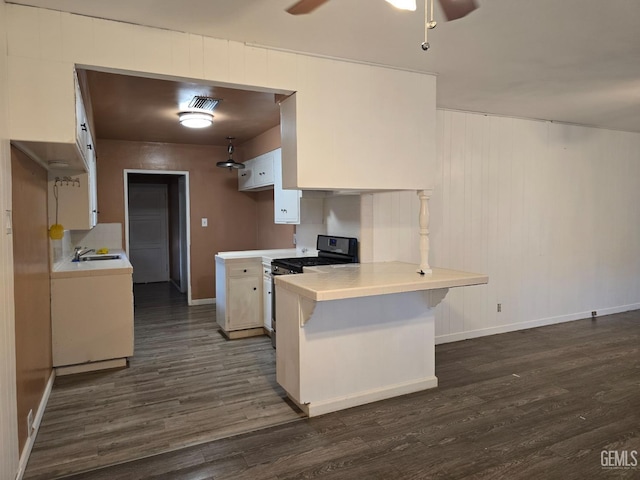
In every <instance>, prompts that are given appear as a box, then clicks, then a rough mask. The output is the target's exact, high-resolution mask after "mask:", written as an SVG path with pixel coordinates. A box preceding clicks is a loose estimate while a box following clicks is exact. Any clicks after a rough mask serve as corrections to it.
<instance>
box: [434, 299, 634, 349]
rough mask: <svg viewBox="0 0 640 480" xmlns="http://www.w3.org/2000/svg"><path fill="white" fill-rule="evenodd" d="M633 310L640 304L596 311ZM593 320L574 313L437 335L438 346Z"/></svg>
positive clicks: (600, 313)
mask: <svg viewBox="0 0 640 480" xmlns="http://www.w3.org/2000/svg"><path fill="white" fill-rule="evenodd" d="M631 310H640V303H633V304H630V305H621V306H618V307H610V308H602V309H599V310H598V309H596V311H597V312H598V317H601V316H603V315H613V314H615V313H622V312H629V311H631ZM587 318H591V312H580V313H572V314H569V315H560V316H557V317H548V318H539V319H536V320H530V321H528V322H521V323H509V324H507V325H499V326H496V327H489V328H480V329H478V330H469V331H466V332H458V333H449V334H446V335H437V336H436V338H435V341H436V345H439V344H441V343H451V342H459V341H461V340H468V339H470V338H478V337H486V336H488V335H496V334H498V333H508V332H515V331H517V330H526V329H527V328H536V327H544V326H547V325H555V324H557V323H564V322H573V321H575V320H584V319H587Z"/></svg>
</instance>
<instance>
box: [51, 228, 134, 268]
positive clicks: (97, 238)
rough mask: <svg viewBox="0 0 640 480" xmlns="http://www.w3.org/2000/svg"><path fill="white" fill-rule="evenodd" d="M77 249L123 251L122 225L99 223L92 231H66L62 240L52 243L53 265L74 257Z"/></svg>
mask: <svg viewBox="0 0 640 480" xmlns="http://www.w3.org/2000/svg"><path fill="white" fill-rule="evenodd" d="M75 247H83V248H84V247H86V248H94V249H96V250H97V249H98V248H103V247H104V248H109V249H122V224H121V223H99V224H98V225H96V226H95V227H93V228H92V229H91V230H65V231H64V236H63V237H62V240H52V241H51V258H52V263H53V264H55V263H57V262H59V261H61V260H63V259H65V258H68V257H70V256H71V255H73V249H74V248H75Z"/></svg>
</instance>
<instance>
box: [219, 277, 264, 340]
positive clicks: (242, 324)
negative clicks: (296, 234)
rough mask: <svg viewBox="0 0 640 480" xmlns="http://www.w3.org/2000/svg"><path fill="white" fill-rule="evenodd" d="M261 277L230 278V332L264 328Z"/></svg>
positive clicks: (228, 307)
mask: <svg viewBox="0 0 640 480" xmlns="http://www.w3.org/2000/svg"><path fill="white" fill-rule="evenodd" d="M261 278H262V277H261V276H257V275H250V276H242V277H229V281H228V289H227V293H228V296H227V315H228V319H229V322H228V325H229V330H240V329H243V328H257V327H261V326H262V285H260V281H261Z"/></svg>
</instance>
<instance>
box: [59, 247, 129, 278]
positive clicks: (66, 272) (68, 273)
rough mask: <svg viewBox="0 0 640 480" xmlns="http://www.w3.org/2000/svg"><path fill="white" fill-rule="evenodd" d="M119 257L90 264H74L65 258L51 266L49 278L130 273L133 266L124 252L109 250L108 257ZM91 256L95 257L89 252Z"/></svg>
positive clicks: (70, 259)
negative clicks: (118, 256)
mask: <svg viewBox="0 0 640 480" xmlns="http://www.w3.org/2000/svg"><path fill="white" fill-rule="evenodd" d="M114 254H115V255H120V258H119V259H117V260H95V261H91V262H86V261H85V262H83V261H80V262H74V261H72V260H73V259H72V258H65V259H64V260H61V261H60V262H57V263H56V264H54V265H53V268H52V269H51V278H70V277H91V276H98V275H121V274H124V273H132V272H133V266H132V265H131V262H129V259H128V258H127V254H126V253H125V251H124V250H119V249H110V250H109V255H114ZM91 255H92V256H93V255H95V254H94V252H91Z"/></svg>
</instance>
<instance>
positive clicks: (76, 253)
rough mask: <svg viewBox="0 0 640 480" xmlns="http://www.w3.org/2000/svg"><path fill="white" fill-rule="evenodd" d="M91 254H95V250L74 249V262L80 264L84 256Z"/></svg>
mask: <svg viewBox="0 0 640 480" xmlns="http://www.w3.org/2000/svg"><path fill="white" fill-rule="evenodd" d="M89 252H95V250H94V249H93V248H85V249H83V248H82V247H76V248H74V249H73V261H74V262H79V261H80V257H81V256H83V255H86V254H87V253H89Z"/></svg>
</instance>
